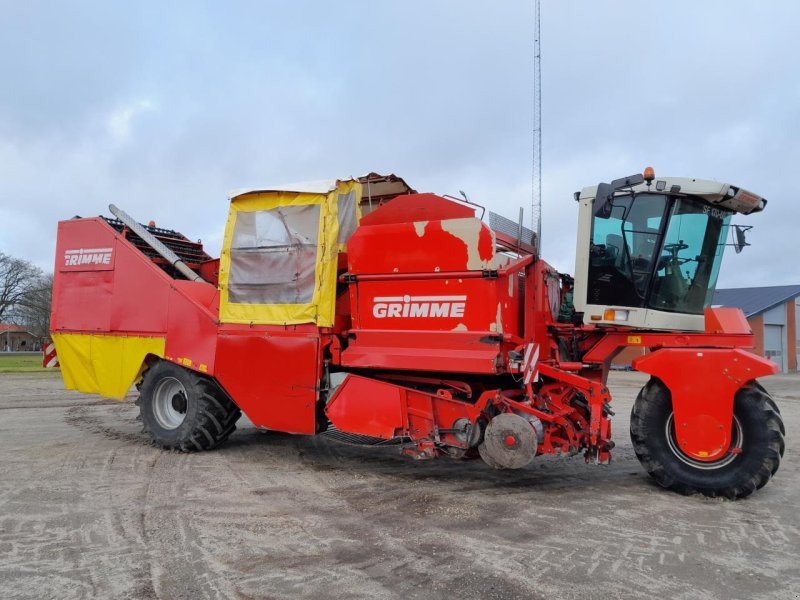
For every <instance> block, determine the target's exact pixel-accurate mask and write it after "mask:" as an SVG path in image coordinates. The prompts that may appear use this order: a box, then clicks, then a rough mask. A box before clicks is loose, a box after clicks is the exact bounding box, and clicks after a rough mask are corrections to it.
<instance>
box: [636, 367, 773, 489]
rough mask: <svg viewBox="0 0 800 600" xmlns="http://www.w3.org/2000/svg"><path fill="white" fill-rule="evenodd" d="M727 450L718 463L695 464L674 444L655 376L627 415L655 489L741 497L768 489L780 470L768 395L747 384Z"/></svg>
mask: <svg viewBox="0 0 800 600" xmlns="http://www.w3.org/2000/svg"><path fill="white" fill-rule="evenodd" d="M733 414H734V418H733V425H732V430H731V448H730V451H729V452H728V453H727V454H725V455H724V456H722V457H721V458H719V459H718V460H716V461H712V462H705V461H698V460H696V459H693V458H692V457H690V456H688V455H686V454H684V453H683V452H681V450H680V448H679V447H678V444H677V443H676V441H675V432H674V426H673V415H672V398H671V396H670V393H669V389H668V388H667V387H666V385H664V383H663V382H662V381H661V380H659V379H657V378H655V377H653V378H651V379H650V381H649V382H648V383H647V385H645V386H644V387H643V388H642V390H641V391H640V392H639V396H638V397H637V398H636V402H635V403H634V405H633V410H632V411H631V441H632V442H633V449H634V451H635V452H636V456H637V457H638V458H639V461H640V462H641V463H642V465H643V466H644V468H645V469H646V470H647V472H648V473H649V474H650V475H651V476H652V477H653V478H654V479H655V480H656V481H657V482H658V483H659V485H661V486H663V487H665V488H669V489H671V490H674V491H676V492H679V493H681V494H695V493H700V494H703V495H705V496H712V497H714V496H724V497H726V498H731V499H734V498H744V497H746V496H749V495H750V494H752V493H753V492H754V491H755V490H757V489H760V488H762V487H764V486H765V485H766V483H767V482H768V481H769V480H770V478H771V477H772V476H773V475H774V474H775V472H776V471H777V470H778V467H779V466H780V462H781V457H782V456H783V451H784V440H783V436H784V435H785V430H784V427H783V420H782V419H781V415H780V411H779V410H778V407H777V405H776V404H775V402H774V401H773V400H772V398H770V396H769V394H768V393H767V392H766V390H765V389H764V388H763V387H761V386H760V385H759V384H758V383H751V384H748V385H746V386H745V387H743V388H741V389H740V390H739V391H738V392H736V396H735V397H734V402H733Z"/></svg>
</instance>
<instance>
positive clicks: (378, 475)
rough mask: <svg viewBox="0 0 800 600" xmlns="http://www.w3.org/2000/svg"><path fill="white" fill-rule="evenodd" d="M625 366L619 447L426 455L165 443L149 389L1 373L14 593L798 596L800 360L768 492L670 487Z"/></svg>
mask: <svg viewBox="0 0 800 600" xmlns="http://www.w3.org/2000/svg"><path fill="white" fill-rule="evenodd" d="M643 381H644V379H643V377H642V376H641V375H639V374H636V373H625V374H615V375H614V378H613V380H612V382H611V390H612V393H613V394H614V396H615V409H616V412H617V416H616V417H615V421H614V427H615V431H616V439H617V448H616V449H615V451H614V462H613V463H612V464H611V465H610V466H601V467H597V466H589V465H586V464H584V462H583V459H582V458H580V457H575V458H572V459H559V458H551V459H540V458H539V459H536V460H535V461H534V463H533V464H532V465H531V466H530V467H528V468H527V469H524V470H523V471H518V472H499V471H493V470H491V469H489V468H488V467H486V466H485V465H483V463H482V462H480V461H471V462H466V463H465V462H455V461H452V460H449V459H441V460H436V461H432V462H425V463H417V462H414V461H411V460H410V459H405V458H402V457H400V456H398V455H397V454H396V450H392V449H382V450H378V451H375V450H368V449H361V448H356V447H350V446H342V445H337V444H335V443H334V442H330V441H326V440H325V439H321V438H309V437H294V436H290V435H284V434H278V433H266V432H262V431H258V430H256V429H254V428H253V427H252V426H249V424H248V423H246V422H244V420H243V421H242V422H240V429H239V430H238V431H237V432H236V433H235V434H234V435H233V436H232V437H231V439H230V440H229V442H228V443H227V444H226V445H225V446H224V447H222V448H220V449H219V450H216V451H213V452H208V453H203V454H176V453H167V452H161V451H159V450H157V449H155V448H153V447H152V446H150V445H148V442H147V439H146V438H145V437H144V435H143V434H141V433H140V430H141V427H140V425H139V423H138V422H137V421H136V420H135V417H136V407H135V406H133V404H132V402H125V403H116V402H113V401H99V400H98V399H97V398H94V397H87V396H82V395H80V394H76V393H72V392H65V391H63V389H62V386H61V381H60V378H59V377H58V376H57V375H55V374H52V375H51V374H46V375H39V374H37V375H25V374H0V409H2V410H1V411H0V417H1V418H0V460H2V477H1V478H0V589H2V590H3V592H2V596H3V597H4V598H56V597H57V598H86V597H97V598H192V599H196V598H216V597H219V598H255V597H257V598H288V597H300V598H315V599H317V600H319V599H323V598H370V599H371V598H394V597H406V598H440V597H441V598H445V597H447V598H462V599H463V598H485V599H491V598H503V599H505V598H526V599H530V598H581V599H586V598H645V597H656V596H658V597H662V598H726V599H727V598H748V599H754V598H800V456H798V451H797V446H796V444H795V442H794V440H795V437H794V436H795V432H796V431H797V430H798V427H799V426H800V377H798V376H796V375H794V376H779V377H775V378H771V379H768V380H765V381H764V383H765V384H766V385H767V387H768V389H770V391H771V392H772V393H773V395H774V396H775V398H776V399H777V401H778V403H779V406H780V408H781V410H782V412H783V416H784V420H785V422H786V428H787V433H788V438H787V451H786V456H785V458H784V461H783V463H782V465H781V469H780V471H779V472H778V474H777V476H776V478H775V479H774V480H773V481H772V482H771V483H770V484H768V485H767V487H765V488H764V489H763V490H761V491H760V492H757V493H756V494H754V495H753V496H752V497H751V498H750V499H748V500H744V501H739V502H730V501H726V500H709V499H705V498H702V497H690V498H686V497H682V496H678V495H675V494H672V493H669V492H665V491H662V490H661V489H659V488H658V487H657V486H655V485H654V484H653V483H652V482H651V481H650V479H649V478H648V477H647V475H646V474H645V473H644V471H643V470H642V468H641V467H640V466H639V463H638V461H637V460H636V457H635V456H634V454H633V450H632V448H631V445H630V441H629V439H628V435H627V428H628V416H627V415H628V413H629V412H630V406H631V402H632V400H633V397H634V396H635V393H636V391H638V388H639V387H640V386H641V385H642V383H643Z"/></svg>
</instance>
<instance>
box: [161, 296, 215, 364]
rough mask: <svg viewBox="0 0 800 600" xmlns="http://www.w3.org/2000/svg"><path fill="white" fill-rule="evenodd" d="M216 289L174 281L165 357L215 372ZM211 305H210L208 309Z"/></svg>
mask: <svg viewBox="0 0 800 600" xmlns="http://www.w3.org/2000/svg"><path fill="white" fill-rule="evenodd" d="M216 295H217V291H216V289H215V288H214V287H213V286H211V285H209V284H207V283H203V282H194V281H174V282H173V285H172V286H171V288H170V296H169V315H168V319H167V340H166V347H165V354H166V358H168V359H169V360H172V361H174V362H177V363H179V364H182V365H184V366H186V367H189V368H191V369H194V370H196V371H200V372H201V373H208V374H213V373H214V358H215V355H216V350H217V324H218V321H217V318H218V313H217V312H216V311H214V310H213V302H214V298H215V297H216ZM208 305H211V308H209V306H208Z"/></svg>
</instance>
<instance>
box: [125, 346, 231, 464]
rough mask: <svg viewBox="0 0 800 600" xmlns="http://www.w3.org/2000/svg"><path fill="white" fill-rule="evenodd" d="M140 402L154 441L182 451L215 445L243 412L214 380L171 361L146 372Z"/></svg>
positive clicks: (145, 421)
mask: <svg viewBox="0 0 800 600" xmlns="http://www.w3.org/2000/svg"><path fill="white" fill-rule="evenodd" d="M136 403H137V404H138V405H139V413H140V414H141V417H142V424H143V425H144V429H145V431H146V432H147V433H149V434H150V437H152V438H153V442H154V443H155V444H156V445H157V446H160V447H161V448H164V449H168V450H180V451H182V452H193V451H196V450H210V449H212V448H215V447H216V446H218V445H219V444H221V443H222V442H224V441H225V440H226V439H227V438H228V436H229V435H230V434H231V433H233V431H234V430H235V429H236V421H237V420H238V419H239V417H240V416H241V414H242V413H241V411H239V408H238V407H237V406H236V405H235V404H234V403H233V401H232V400H231V399H230V398H229V397H228V395H227V394H226V393H225V392H224V391H223V390H222V389H221V388H220V387H219V386H218V385H217V384H216V383H214V381H213V380H211V379H208V378H205V377H202V376H201V375H199V374H197V373H195V372H194V371H190V370H189V369H185V368H183V367H180V366H178V365H176V364H174V363H171V362H167V361H160V362H158V363H156V364H155V365H153V366H152V367H150V368H149V369H148V370H147V371H146V372H145V374H144V379H143V381H142V384H141V386H140V387H139V399H138V400H137V401H136Z"/></svg>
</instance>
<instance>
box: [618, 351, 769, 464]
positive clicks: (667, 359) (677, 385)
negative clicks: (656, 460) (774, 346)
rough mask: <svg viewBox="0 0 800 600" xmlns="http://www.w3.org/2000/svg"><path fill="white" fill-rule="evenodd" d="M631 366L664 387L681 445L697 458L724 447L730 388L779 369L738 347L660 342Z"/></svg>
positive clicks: (708, 456) (729, 416)
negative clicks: (659, 346)
mask: <svg viewBox="0 0 800 600" xmlns="http://www.w3.org/2000/svg"><path fill="white" fill-rule="evenodd" d="M632 366H633V368H634V369H636V370H637V371H642V372H644V373H649V374H650V375H652V376H654V377H658V378H659V379H660V380H661V381H662V382H663V383H664V385H666V386H667V387H668V388H669V391H670V394H671V396H672V408H673V411H674V419H673V420H674V423H675V435H676V438H677V440H678V443H679V444H680V447H681V450H682V451H683V452H684V453H686V454H687V455H689V456H691V457H693V458H695V459H697V460H701V461H713V460H716V459H718V458H719V457H720V456H722V455H723V454H725V453H726V452H727V451H728V448H729V446H730V443H731V427H732V423H733V400H734V396H735V394H736V392H737V391H738V390H739V389H740V388H741V387H742V386H744V385H745V384H746V383H747V382H748V381H752V380H753V379H755V378H757V377H764V376H766V375H774V374H775V373H777V372H778V370H779V369H778V366H777V365H776V364H775V363H773V362H771V361H769V360H767V359H765V358H762V357H760V356H756V355H755V354H752V353H751V352H747V351H746V350H742V349H739V348H662V349H660V350H656V351H655V352H651V353H649V354H645V355H644V356H641V357H639V358H637V359H635V360H634V361H633V363H632Z"/></svg>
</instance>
